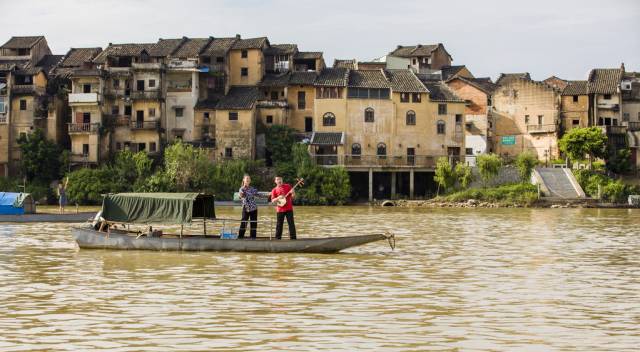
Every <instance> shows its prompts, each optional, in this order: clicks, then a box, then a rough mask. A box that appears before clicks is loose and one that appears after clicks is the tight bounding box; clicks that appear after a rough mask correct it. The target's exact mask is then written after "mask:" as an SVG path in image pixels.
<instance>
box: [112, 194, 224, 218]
mask: <svg viewBox="0 0 640 352" xmlns="http://www.w3.org/2000/svg"><path fill="white" fill-rule="evenodd" d="M101 217H102V218H103V219H104V220H106V221H107V222H110V223H125V224H152V223H156V224H167V223H171V224H179V225H186V224H190V223H192V221H193V220H194V219H203V220H205V221H206V219H211V220H215V219H216V212H215V197H214V196H213V195H211V194H203V193H110V194H106V195H104V197H103V199H102V214H101Z"/></svg>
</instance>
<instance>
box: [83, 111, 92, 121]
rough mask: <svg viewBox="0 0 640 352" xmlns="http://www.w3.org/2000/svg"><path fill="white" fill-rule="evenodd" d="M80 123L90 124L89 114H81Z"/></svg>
mask: <svg viewBox="0 0 640 352" xmlns="http://www.w3.org/2000/svg"><path fill="white" fill-rule="evenodd" d="M82 123H91V113H90V112H83V113H82Z"/></svg>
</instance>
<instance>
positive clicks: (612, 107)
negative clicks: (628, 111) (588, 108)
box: [596, 103, 620, 111]
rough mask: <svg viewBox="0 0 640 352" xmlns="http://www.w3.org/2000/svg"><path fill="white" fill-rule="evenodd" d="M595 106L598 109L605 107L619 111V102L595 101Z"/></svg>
mask: <svg viewBox="0 0 640 352" xmlns="http://www.w3.org/2000/svg"><path fill="white" fill-rule="evenodd" d="M596 106H597V107H598V109H607V110H609V109H610V110H613V111H619V110H620V104H610V103H597V104H596Z"/></svg>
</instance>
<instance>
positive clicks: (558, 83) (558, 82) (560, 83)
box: [542, 76, 569, 90]
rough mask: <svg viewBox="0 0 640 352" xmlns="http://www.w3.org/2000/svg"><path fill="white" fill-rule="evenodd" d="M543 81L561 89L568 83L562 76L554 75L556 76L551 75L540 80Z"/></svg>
mask: <svg viewBox="0 0 640 352" xmlns="http://www.w3.org/2000/svg"><path fill="white" fill-rule="evenodd" d="M542 82H543V83H546V84H548V85H550V86H552V87H554V88H557V89H559V90H563V89H564V88H565V87H566V86H567V84H569V81H567V80H564V79H562V78H559V77H556V76H551V77H549V78H547V79H545V80H544V81H542Z"/></svg>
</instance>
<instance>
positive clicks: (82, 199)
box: [67, 166, 131, 204]
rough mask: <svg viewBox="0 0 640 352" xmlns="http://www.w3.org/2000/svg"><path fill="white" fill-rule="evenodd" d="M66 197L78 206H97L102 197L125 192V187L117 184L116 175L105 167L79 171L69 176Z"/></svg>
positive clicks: (120, 183) (119, 183)
mask: <svg viewBox="0 0 640 352" xmlns="http://www.w3.org/2000/svg"><path fill="white" fill-rule="evenodd" d="M68 177H69V185H68V187H67V195H68V196H69V199H70V200H72V201H74V202H76V203H78V204H98V203H100V202H101V201H102V195H103V194H106V193H117V192H123V191H126V190H127V186H128V187H130V186H131V185H126V184H123V183H122V182H119V178H118V177H117V175H115V174H114V173H113V171H112V170H111V169H110V168H109V167H107V166H103V167H101V168H98V169H88V168H85V169H79V170H76V171H73V172H71V173H70V174H69V175H68Z"/></svg>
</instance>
